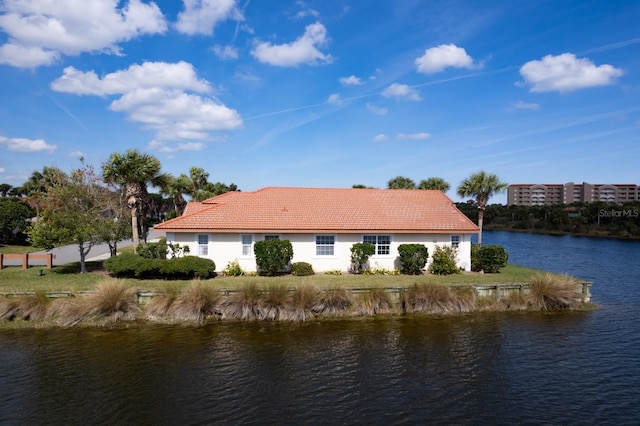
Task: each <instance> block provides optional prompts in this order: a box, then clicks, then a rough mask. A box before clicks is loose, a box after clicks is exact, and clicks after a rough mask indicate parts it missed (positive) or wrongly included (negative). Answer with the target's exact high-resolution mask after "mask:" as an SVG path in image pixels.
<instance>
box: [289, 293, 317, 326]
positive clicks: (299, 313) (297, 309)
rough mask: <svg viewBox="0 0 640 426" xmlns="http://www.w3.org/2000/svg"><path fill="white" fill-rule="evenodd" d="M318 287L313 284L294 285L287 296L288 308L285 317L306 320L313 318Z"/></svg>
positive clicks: (292, 319)
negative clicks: (288, 296)
mask: <svg viewBox="0 0 640 426" xmlns="http://www.w3.org/2000/svg"><path fill="white" fill-rule="evenodd" d="M318 298H319V293H318V289H317V288H316V287H315V286H314V285H313V284H301V285H300V286H298V287H296V289H295V290H294V291H293V293H292V294H291V296H290V298H289V309H288V311H287V317H286V319H288V320H291V321H306V320H310V319H313V318H314V317H315V314H314V313H313V307H314V306H315V305H316V304H317V303H318Z"/></svg>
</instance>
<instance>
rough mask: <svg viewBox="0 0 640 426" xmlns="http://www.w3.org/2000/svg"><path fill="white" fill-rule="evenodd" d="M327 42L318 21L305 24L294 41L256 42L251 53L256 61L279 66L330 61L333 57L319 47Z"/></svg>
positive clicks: (324, 29) (325, 33)
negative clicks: (278, 42) (300, 33)
mask: <svg viewBox="0 0 640 426" xmlns="http://www.w3.org/2000/svg"><path fill="white" fill-rule="evenodd" d="M327 42H328V37H327V29H326V28H325V27H324V25H322V24H321V23H319V22H316V23H315V24H311V25H307V26H306V27H305V31H304V34H303V35H302V36H300V37H299V38H298V39H297V40H296V41H294V42H291V43H285V44H278V45H275V44H271V43H269V42H256V44H255V47H254V49H253V50H252V51H251V54H252V55H253V56H254V57H255V58H256V59H258V61H260V62H263V63H266V64H269V65H274V66H280V67H295V66H298V65H301V64H310V65H315V64H318V63H330V62H331V61H332V60H333V58H332V57H331V55H325V54H324V53H322V52H321V51H320V50H318V48H319V47H324V46H325V45H326V44H327Z"/></svg>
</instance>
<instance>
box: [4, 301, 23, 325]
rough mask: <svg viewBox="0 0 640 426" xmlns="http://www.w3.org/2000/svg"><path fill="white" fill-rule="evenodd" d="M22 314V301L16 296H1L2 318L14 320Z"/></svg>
mask: <svg viewBox="0 0 640 426" xmlns="http://www.w3.org/2000/svg"><path fill="white" fill-rule="evenodd" d="M18 315H20V301H19V300H18V298H14V297H2V298H0V319H2V320H4V321H13V320H14V319H16V318H17V317H18Z"/></svg>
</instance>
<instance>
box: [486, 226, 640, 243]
mask: <svg viewBox="0 0 640 426" xmlns="http://www.w3.org/2000/svg"><path fill="white" fill-rule="evenodd" d="M483 230H484V231H505V232H518V233H524V234H539V235H554V236H564V235H568V236H573V237H586V238H606V239H612V240H619V241H640V236H637V237H635V236H629V237H622V236H618V235H599V234H590V233H578V232H567V231H555V230H548V229H515V228H505V227H503V226H501V225H485V226H484V227H483Z"/></svg>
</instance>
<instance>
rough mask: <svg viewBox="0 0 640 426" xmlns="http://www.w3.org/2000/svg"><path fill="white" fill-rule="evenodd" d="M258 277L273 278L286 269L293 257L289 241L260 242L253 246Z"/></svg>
mask: <svg viewBox="0 0 640 426" xmlns="http://www.w3.org/2000/svg"><path fill="white" fill-rule="evenodd" d="M253 251H254V253H255V255H256V264H257V265H258V272H259V273H260V275H263V274H264V275H269V276H274V275H277V274H278V273H279V272H283V271H285V270H286V269H287V266H288V265H289V262H290V261H291V258H292V257H293V246H292V245H291V241H289V240H262V241H256V243H255V244H254V245H253Z"/></svg>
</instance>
